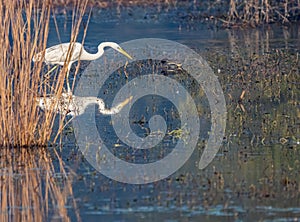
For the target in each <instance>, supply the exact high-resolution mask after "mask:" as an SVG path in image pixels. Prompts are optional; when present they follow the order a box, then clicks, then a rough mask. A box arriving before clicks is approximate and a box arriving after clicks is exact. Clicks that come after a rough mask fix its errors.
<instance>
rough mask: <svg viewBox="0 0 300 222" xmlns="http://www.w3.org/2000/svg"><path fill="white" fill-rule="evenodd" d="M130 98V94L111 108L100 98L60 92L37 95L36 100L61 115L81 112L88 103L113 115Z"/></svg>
mask: <svg viewBox="0 0 300 222" xmlns="http://www.w3.org/2000/svg"><path fill="white" fill-rule="evenodd" d="M131 99H132V96H130V97H129V98H127V99H125V100H124V101H123V102H121V103H120V104H118V105H117V106H115V107H112V108H111V109H107V108H106V107H105V103H104V101H103V100H102V99H100V98H97V97H92V96H91V97H80V96H74V95H70V94H68V93H62V95H61V97H60V98H58V97H56V96H47V97H38V98H36V101H37V103H38V106H39V107H40V108H41V109H42V110H48V111H53V112H57V113H60V114H62V115H67V116H72V117H75V116H79V115H81V114H83V113H84V111H85V109H86V107H87V106H88V105H90V104H97V105H98V106H99V107H98V109H99V112H100V113H102V114H104V115H113V114H116V113H118V112H120V111H121V110H122V108H123V107H124V106H125V105H126V104H127V103H129V102H130V101H131Z"/></svg>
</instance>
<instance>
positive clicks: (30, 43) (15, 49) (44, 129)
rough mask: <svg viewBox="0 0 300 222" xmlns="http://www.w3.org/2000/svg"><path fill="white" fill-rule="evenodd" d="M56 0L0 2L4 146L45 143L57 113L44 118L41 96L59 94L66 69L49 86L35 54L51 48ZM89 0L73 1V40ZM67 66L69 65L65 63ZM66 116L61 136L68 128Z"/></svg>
mask: <svg viewBox="0 0 300 222" xmlns="http://www.w3.org/2000/svg"><path fill="white" fill-rule="evenodd" d="M52 7H53V4H52V0H48V1H43V2H39V1H35V0H13V1H4V0H2V2H1V4H0V24H1V26H2V28H1V29H0V50H1V52H2V53H3V54H2V56H1V57H0V135H1V137H0V145H1V146H12V147H24V146H34V145H46V144H47V142H48V140H49V138H50V136H51V133H52V128H53V124H54V119H55V114H54V113H53V112H45V113H44V115H41V113H40V111H39V109H38V108H37V104H36V99H35V98H36V97H37V96H39V95H40V94H43V95H46V94H47V93H50V94H56V95H58V96H59V95H60V94H61V93H62V91H63V87H64V79H65V73H66V70H67V69H66V65H67V64H66V65H65V66H64V68H63V69H61V70H60V71H59V72H57V74H56V76H55V79H56V81H53V82H51V83H48V82H45V78H44V74H45V73H44V72H43V63H42V62H38V63H34V64H33V62H32V58H33V55H34V54H35V53H37V52H38V51H43V50H45V48H46V43H47V37H48V32H49V21H50V15H51V9H52ZM85 9H86V1H79V0H78V1H77V0H74V1H73V27H72V35H71V40H70V41H71V42H74V41H75V40H76V37H77V35H78V32H79V27H80V23H81V19H82V16H83V13H84V12H85ZM66 63H68V61H67V62H66ZM63 120H64V117H62V118H61V121H60V127H59V129H60V130H59V131H58V133H61V131H62V128H63V126H64V123H63Z"/></svg>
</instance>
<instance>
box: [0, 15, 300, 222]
mask: <svg viewBox="0 0 300 222" xmlns="http://www.w3.org/2000/svg"><path fill="white" fill-rule="evenodd" d="M107 13H108V14H109V15H110V16H111V17H109V16H107ZM57 19H58V24H59V27H60V29H61V30H60V33H61V36H60V37H61V39H62V41H63V42H65V41H68V37H69V33H68V29H66V30H64V27H69V25H70V24H69V23H68V22H67V23H66V25H64V21H65V20H64V17H63V16H62V17H61V18H60V17H58V18H57ZM183 24H186V25H185V26H184V25H183ZM52 29H53V30H54V29H55V28H54V27H52ZM50 33H54V32H50ZM120 33H122V34H120ZM299 33H300V32H299V26H297V25H296V26H291V27H289V28H282V27H276V26H273V27H267V28H265V29H261V30H260V29H251V30H245V31H241V30H238V31H237V30H217V29H211V28H210V26H209V25H204V24H202V23H197V22H194V23H188V25H187V23H181V24H179V23H178V22H176V21H175V22H172V21H167V19H162V21H160V20H159V19H158V20H155V18H151V19H150V20H149V19H146V20H145V19H140V20H132V19H127V20H126V19H125V21H124V20H123V21H121V20H119V18H118V17H114V16H113V13H111V12H108V11H107V12H102V13H100V14H99V15H97V14H96V13H94V14H93V17H92V19H91V23H90V24H89V28H88V34H87V38H86V40H85V41H86V43H85V45H86V49H87V50H88V51H90V52H93V51H94V52H95V50H96V46H97V44H98V43H99V42H102V41H108V40H109V41H116V42H124V41H127V40H132V39H137V38H145V37H147V38H148V37H156V38H166V39H170V40H175V41H178V42H180V43H183V44H186V45H187V46H189V47H190V48H192V49H194V50H195V51H197V52H198V53H200V54H201V56H202V57H203V58H204V59H206V60H207V61H208V63H209V65H210V66H211V67H212V69H213V70H214V72H215V74H216V75H217V76H218V79H219V81H220V84H221V86H222V88H223V91H224V95H225V99H226V103H227V112H228V119H227V128H226V136H225V138H224V141H223V145H222V147H221V148H220V150H219V152H218V154H217V156H216V157H215V159H214V160H213V162H212V163H210V165H209V166H208V167H207V168H205V169H204V170H201V171H200V170H198V168H197V161H199V157H200V156H201V154H202V150H203V147H204V145H205V142H206V141H205V139H206V138H207V136H204V137H203V138H201V139H199V142H198V145H197V148H196V149H195V152H194V153H193V155H192V157H191V158H190V160H189V161H188V162H187V163H186V164H185V165H184V166H183V167H182V168H181V169H180V170H179V171H177V172H176V173H175V174H173V175H172V176H170V177H168V178H167V179H164V180H162V181H159V182H155V183H151V184H147V185H129V184H122V183H119V182H115V181H113V180H110V179H108V178H106V177H104V176H103V175H101V174H100V173H98V172H97V171H96V170H95V169H94V168H92V167H91V166H90V165H89V163H88V162H87V161H86V160H85V159H84V156H83V155H82V154H81V153H80V152H79V151H78V150H77V149H76V145H75V138H74V135H73V133H72V132H71V133H68V132H66V134H65V136H64V138H63V140H64V143H65V145H64V147H63V149H62V152H61V153H59V155H55V152H54V151H51V150H50V151H49V150H45V149H37V150H6V149H1V177H2V182H1V211H2V213H1V214H0V217H1V218H2V220H1V221H9V218H11V217H15V218H21V219H26V220H27V219H29V220H30V219H32V218H34V219H35V220H36V221H38V219H40V218H41V219H42V218H47V219H48V220H49V219H51V218H54V221H55V220H56V219H57V220H58V221H60V220H63V221H68V220H70V219H72V220H76V218H77V219H78V217H80V218H81V219H82V220H83V221H99V220H101V221H141V220H143V221H158V220H160V221H202V220H205V221H233V220H237V221H238V220H241V221H242V220H246V221H247V220H249V221H258V220H265V221H276V220H278V221H279V220H280V221H288V220H293V219H295V220H297V218H298V219H299V218H300V207H299V206H300V202H299V200H300V196H299V195H300V186H299V184H300V176H299V172H300V160H299V156H300V153H299V152H300V145H299V142H300V141H299V139H300V131H299V129H300V127H299V125H300V122H299V119H300V111H299V107H300V104H299V95H300V93H299V91H300V87H299V84H300V81H299V67H300V62H299V49H300V38H299ZM57 42H58V40H57V36H56V35H52V36H50V37H49V45H53V44H56V43H57ZM82 65H83V67H84V64H82ZM123 74H124V73H121V75H117V74H113V75H112V77H111V80H110V81H111V82H109V83H108V84H107V85H108V86H109V87H110V88H109V89H110V90H107V88H102V89H101V90H103V92H104V91H105V92H107V91H108V92H109V91H112V93H111V94H110V93H103V92H102V91H100V92H99V95H103V96H104V97H105V98H103V99H107V100H110V99H111V97H113V95H114V91H117V89H118V87H120V86H121V85H122V84H124V83H126V81H127V79H126V77H125V75H123ZM174 78H175V79H177V80H178V79H179V80H180V78H181V79H182V80H183V81H185V80H186V79H187V78H185V77H184V78H182V73H180V72H178V73H176V75H174ZM115 79H117V81H118V83H116V81H115ZM198 89H199V86H198V87H196V88H194V91H197V90H198ZM203 96H204V95H203V94H202V93H201V90H200V93H198V91H197V92H194V95H193V98H198V101H199V103H200V102H201V104H200V105H199V108H198V112H199V114H200V115H204V116H205V118H207V119H209V107H206V106H207V105H208V104H207V100H206V99H202V97H203ZM204 97H205V96H204ZM146 99H147V102H146V103H145V102H144V103H143V102H142V101H140V104H139V105H138V106H136V107H133V108H135V109H136V110H133V111H132V112H133V114H132V123H133V124H132V127H133V128H136V129H135V130H136V131H137V133H140V134H141V135H142V134H145V133H146V134H147V131H145V130H146V129H144V128H147V124H145V125H144V126H143V127H144V128H142V127H140V128H139V126H138V125H137V124H141V123H142V122H139V121H142V120H143V121H144V120H145V123H146V121H147V118H149V117H148V116H145V115H146V114H143V110H144V109H145V110H146V108H149V109H151V108H152V107H147V106H150V105H149V104H152V105H151V106H153V105H155V104H156V102H155V99H153V98H152V97H149V98H146ZM108 104H109V102H108ZM145 106H146V108H145ZM201 106H204V108H201ZM140 107H143V108H140ZM203 110H204V111H203ZM151 114H152V113H149V115H151ZM96 117H97V118H98V121H99V122H98V125H99V129H100V131H105V130H106V132H109V133H107V134H105V135H107V136H106V140H107V141H108V144H109V145H110V146H111V147H112V146H114V145H115V144H116V143H117V140H116V138H115V135H114V134H113V133H110V131H109V130H111V129H110V128H111V126H110V124H111V121H110V119H109V117H101V116H96ZM143 118H144V119H143ZM145 118H146V119H145ZM171 121H175V122H176V115H175V117H174V118H173V119H171ZM134 123H136V125H134ZM176 124H178V123H176ZM176 124H175V125H176ZM205 124H206V125H205ZM204 126H205V127H206V128H205V127H204V128H205V129H206V130H208V129H209V127H210V123H209V121H208V122H207V121H206V122H205V121H204ZM101 127H102V128H101ZM171 129H172V128H170V130H171ZM69 130H72V128H71V127H70V128H69ZM110 135H111V137H110ZM112 141H113V142H112ZM161 146H162V147H161V148H162V149H163V148H164V147H163V144H162V145H161ZM112 152H115V153H117V152H118V149H117V148H115V147H114V148H112ZM124 153H126V149H123V150H122V152H121V154H118V155H120V158H121V157H123V158H125V159H126V156H125V157H124V155H125V154H124ZM166 154H167V153H166ZM166 154H165V153H163V155H166ZM139 155H140V156H142V157H143V154H141V153H140V154H139ZM151 158H152V157H151ZM73 171H74V174H73V173H71V172H73ZM65 174H66V175H67V176H66V175H65ZM8 206H10V207H8ZM78 214H79V216H78ZM36 218H37V219H36Z"/></svg>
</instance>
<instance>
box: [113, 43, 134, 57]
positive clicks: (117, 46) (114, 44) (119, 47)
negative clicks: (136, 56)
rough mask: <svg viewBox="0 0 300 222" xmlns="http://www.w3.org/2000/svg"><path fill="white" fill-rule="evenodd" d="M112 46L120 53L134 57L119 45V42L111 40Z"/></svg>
mask: <svg viewBox="0 0 300 222" xmlns="http://www.w3.org/2000/svg"><path fill="white" fill-rule="evenodd" d="M110 47H112V48H113V49H114V50H116V51H118V52H119V53H121V54H123V55H124V56H126V57H127V58H129V59H132V57H131V56H130V55H129V54H128V53H127V52H126V51H125V50H124V49H122V48H121V46H119V45H118V44H117V43H115V42H111V43H110Z"/></svg>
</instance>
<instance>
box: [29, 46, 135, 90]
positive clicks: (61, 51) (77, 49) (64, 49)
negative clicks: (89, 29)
mask: <svg viewBox="0 0 300 222" xmlns="http://www.w3.org/2000/svg"><path fill="white" fill-rule="evenodd" d="M106 47H111V48H113V49H114V50H116V51H118V52H120V53H122V54H123V55H125V56H126V57H128V58H129V59H132V57H131V56H130V55H129V54H128V53H127V52H126V51H125V50H124V49H122V48H121V47H120V46H119V45H118V44H117V43H115V42H102V43H100V44H99V45H98V52H97V53H95V54H91V53H88V52H87V51H85V50H84V48H83V46H82V44H81V43H79V42H75V43H74V44H71V43H62V44H59V45H55V46H52V47H50V48H47V49H46V51H45V53H44V52H39V53H37V54H35V55H34V57H33V59H32V60H33V62H36V61H44V62H45V63H46V64H50V65H61V66H63V65H64V64H65V62H67V60H68V59H69V60H70V61H69V64H68V67H67V74H66V78H67V88H68V93H70V92H71V88H70V85H69V72H70V69H71V66H72V64H73V63H74V62H76V61H78V60H96V59H98V58H100V57H101V56H102V55H103V53H104V49H105V48H106ZM69 51H70V52H69ZM71 51H72V52H71ZM68 56H69V57H68Z"/></svg>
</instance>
